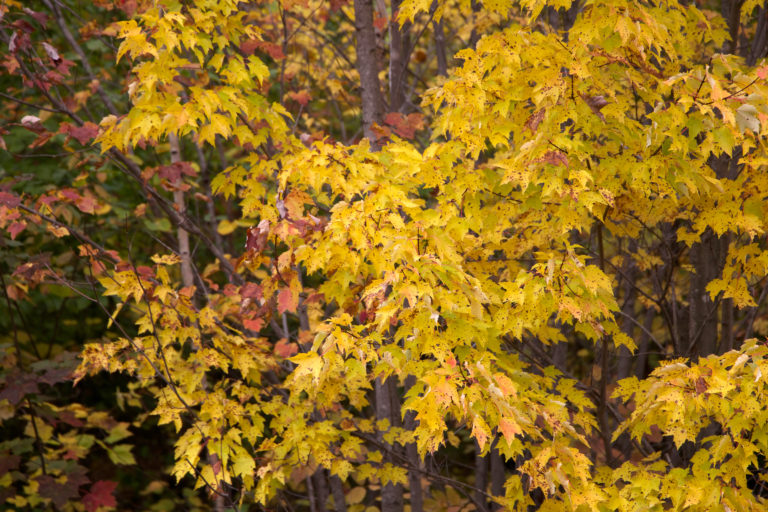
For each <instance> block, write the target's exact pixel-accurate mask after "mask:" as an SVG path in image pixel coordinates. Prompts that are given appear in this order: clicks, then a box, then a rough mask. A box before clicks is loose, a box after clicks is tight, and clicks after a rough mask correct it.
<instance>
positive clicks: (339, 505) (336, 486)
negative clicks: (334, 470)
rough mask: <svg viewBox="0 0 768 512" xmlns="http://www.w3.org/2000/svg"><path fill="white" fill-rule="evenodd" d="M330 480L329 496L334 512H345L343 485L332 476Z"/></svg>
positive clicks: (345, 503) (337, 478)
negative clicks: (330, 496) (331, 496)
mask: <svg viewBox="0 0 768 512" xmlns="http://www.w3.org/2000/svg"><path fill="white" fill-rule="evenodd" d="M329 480H330V484H331V495H333V510H334V512H347V499H346V497H345V496H344V484H343V483H342V481H341V478H339V477H338V476H336V475H332V476H331V478H330V479H329Z"/></svg>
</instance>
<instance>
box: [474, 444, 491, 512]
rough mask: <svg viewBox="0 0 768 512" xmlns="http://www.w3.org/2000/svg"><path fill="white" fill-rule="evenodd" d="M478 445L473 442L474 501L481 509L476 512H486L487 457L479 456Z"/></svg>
mask: <svg viewBox="0 0 768 512" xmlns="http://www.w3.org/2000/svg"><path fill="white" fill-rule="evenodd" d="M480 452H481V450H480V445H479V444H477V441H475V487H477V491H475V501H476V502H477V503H479V504H481V505H482V506H483V507H482V509H479V510H478V512H488V504H487V498H486V496H485V493H486V492H487V489H488V457H485V456H483V455H480Z"/></svg>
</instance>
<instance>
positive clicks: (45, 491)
mask: <svg viewBox="0 0 768 512" xmlns="http://www.w3.org/2000/svg"><path fill="white" fill-rule="evenodd" d="M36 480H37V485H38V487H37V492H38V493H39V494H40V496H42V497H43V498H48V499H50V500H51V501H52V502H53V504H54V505H56V508H63V507H64V505H66V504H67V502H68V501H69V500H70V499H71V498H77V497H78V493H77V486H76V485H74V482H70V481H69V480H67V483H66V484H62V483H59V482H57V481H56V480H54V478H53V477H52V476H50V475H40V476H38V477H37V479H36Z"/></svg>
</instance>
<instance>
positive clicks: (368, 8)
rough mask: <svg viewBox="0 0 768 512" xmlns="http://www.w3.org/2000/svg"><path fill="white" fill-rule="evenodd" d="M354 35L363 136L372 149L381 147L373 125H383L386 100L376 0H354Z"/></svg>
mask: <svg viewBox="0 0 768 512" xmlns="http://www.w3.org/2000/svg"><path fill="white" fill-rule="evenodd" d="M355 34H356V37H357V45H356V48H355V50H356V53H357V72H358V73H359V74H360V88H361V94H360V97H361V100H362V107H363V135H364V136H365V137H366V138H367V139H368V140H369V141H370V143H371V145H372V146H373V147H375V148H378V143H377V138H376V135H375V133H374V132H373V130H372V126H373V124H374V123H380V122H381V119H382V115H383V113H384V100H383V98H382V95H381V83H380V82H379V65H378V52H377V47H376V32H375V30H374V27H373V0H355Z"/></svg>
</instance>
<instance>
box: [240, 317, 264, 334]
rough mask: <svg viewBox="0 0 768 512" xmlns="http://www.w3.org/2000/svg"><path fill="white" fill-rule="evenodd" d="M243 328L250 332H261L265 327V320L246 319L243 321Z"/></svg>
mask: <svg viewBox="0 0 768 512" xmlns="http://www.w3.org/2000/svg"><path fill="white" fill-rule="evenodd" d="M243 327H245V328H246V329H248V330H249V331H258V330H261V328H262V327H264V319H263V318H254V319H250V318H246V319H244V320H243Z"/></svg>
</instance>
